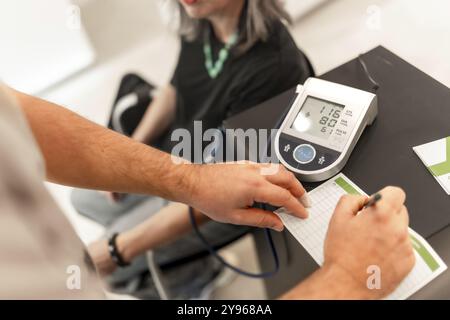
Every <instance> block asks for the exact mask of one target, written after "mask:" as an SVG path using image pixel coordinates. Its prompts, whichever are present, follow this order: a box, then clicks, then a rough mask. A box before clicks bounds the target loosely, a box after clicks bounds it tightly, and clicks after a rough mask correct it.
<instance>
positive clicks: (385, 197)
mask: <svg viewBox="0 0 450 320" xmlns="http://www.w3.org/2000/svg"><path fill="white" fill-rule="evenodd" d="M379 193H380V194H381V200H380V201H379V202H378V203H377V204H376V206H379V208H380V210H377V211H380V213H391V214H392V213H400V211H401V209H402V207H403V204H404V203H405V199H406V195H405V192H404V191H403V190H402V189H400V188H398V187H390V186H389V187H385V188H383V189H382V190H381V191H380V192H379Z"/></svg>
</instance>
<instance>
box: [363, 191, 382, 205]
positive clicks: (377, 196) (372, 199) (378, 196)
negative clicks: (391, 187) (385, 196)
mask: <svg viewBox="0 0 450 320" xmlns="http://www.w3.org/2000/svg"><path fill="white" fill-rule="evenodd" d="M380 199H381V194H379V193H375V194H374V195H373V196H372V197H370V199H369V200H368V201H367V202H366V204H365V205H364V207H363V209H366V208H368V207H371V206H373V205H374V204H375V203H377V202H378V201H380Z"/></svg>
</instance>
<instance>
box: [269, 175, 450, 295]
mask: <svg viewBox="0 0 450 320" xmlns="http://www.w3.org/2000/svg"><path fill="white" fill-rule="evenodd" d="M345 194H365V193H364V192H363V191H362V190H361V189H360V188H358V186H356V185H355V184H354V183H353V182H352V181H350V180H349V179H348V178H347V177H346V176H345V175H343V174H339V175H337V176H335V177H334V178H332V179H331V180H328V181H327V182H325V183H323V184H322V185H320V186H319V187H317V188H316V189H314V190H312V191H311V192H310V193H309V195H310V197H311V202H312V207H311V208H310V209H309V213H310V215H309V218H308V219H305V220H302V219H299V218H295V217H293V216H291V215H289V214H287V213H286V211H285V210H284V208H280V209H278V210H277V211H276V213H277V214H278V215H279V216H280V218H281V219H282V220H283V223H284V225H285V226H286V228H287V229H288V230H289V232H290V233H291V234H292V235H293V236H294V237H295V238H296V239H297V241H298V242H300V244H301V245H302V246H303V247H304V248H305V249H306V251H308V253H309V254H310V255H311V256H312V257H313V259H314V260H315V261H316V262H317V263H318V264H319V265H322V264H323V262H324V256H323V246H324V242H325V237H326V233H327V230H328V224H329V222H330V219H331V216H332V215H333V212H334V209H335V207H336V204H337V202H338V201H339V199H340V198H341V196H343V195H345ZM410 237H411V241H412V244H413V247H414V253H415V255H416V264H415V266H414V268H413V270H412V271H411V272H410V273H409V275H408V276H407V277H406V278H405V279H404V280H403V281H402V283H401V284H400V285H399V287H398V288H397V289H396V290H395V291H394V292H393V293H391V294H390V295H389V296H388V297H386V299H406V298H407V297H409V296H410V295H412V294H413V293H414V292H416V291H418V290H419V289H420V288H422V287H423V286H425V285H426V284H427V283H429V282H430V281H431V280H433V279H434V278H436V277H437V276H438V275H439V274H441V273H442V272H443V271H445V270H446V269H447V266H446V265H445V263H444V262H443V261H442V259H441V258H440V257H439V256H438V255H437V254H436V252H435V251H434V250H433V248H431V246H430V245H429V244H428V243H427V242H426V241H425V240H424V239H423V238H422V237H421V236H420V235H419V234H417V233H416V232H414V230H412V229H410ZM381 276H382V275H381Z"/></svg>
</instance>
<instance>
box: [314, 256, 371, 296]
mask: <svg viewBox="0 0 450 320" xmlns="http://www.w3.org/2000/svg"><path fill="white" fill-rule="evenodd" d="M319 273H320V276H321V277H322V278H323V279H324V285H325V286H326V288H324V289H325V290H326V291H324V292H328V294H329V295H330V297H329V298H330V299H361V300H363V299H371V298H373V295H371V294H370V291H369V289H368V288H367V287H366V283H365V282H364V283H363V282H362V280H358V279H357V278H355V277H354V275H352V274H351V273H350V272H349V271H347V270H346V269H345V268H343V267H341V266H340V265H339V264H337V263H325V264H324V265H323V266H322V268H321V269H320V270H319Z"/></svg>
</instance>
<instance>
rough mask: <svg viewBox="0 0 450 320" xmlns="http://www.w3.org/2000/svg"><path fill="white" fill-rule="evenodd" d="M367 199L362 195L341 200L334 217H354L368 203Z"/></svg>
mask: <svg viewBox="0 0 450 320" xmlns="http://www.w3.org/2000/svg"><path fill="white" fill-rule="evenodd" d="M366 200H367V197H366V196H360V195H345V196H342V197H341V199H339V202H338V204H337V205H336V209H335V210H334V215H335V216H336V217H344V218H351V217H354V216H355V215H356V214H357V213H358V212H359V211H360V210H361V208H362V207H363V206H364V203H366Z"/></svg>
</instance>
